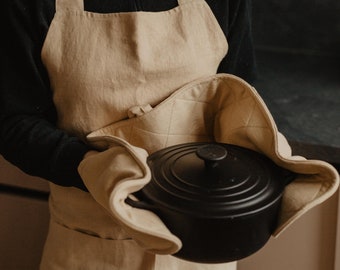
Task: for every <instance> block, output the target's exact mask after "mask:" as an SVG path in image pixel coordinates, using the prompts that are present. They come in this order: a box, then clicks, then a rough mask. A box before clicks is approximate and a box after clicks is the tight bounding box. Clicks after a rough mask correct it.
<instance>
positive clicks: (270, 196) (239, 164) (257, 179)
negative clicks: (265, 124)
mask: <svg viewBox="0 0 340 270" xmlns="http://www.w3.org/2000/svg"><path fill="white" fill-rule="evenodd" d="M148 164H149V166H150V169H151V172H152V180H151V181H150V183H149V184H147V185H146V186H145V187H144V188H143V189H142V196H143V197H144V199H145V200H148V201H151V202H152V203H153V204H155V205H157V206H159V207H166V208H171V209H173V210H175V211H180V212H186V213H187V214H191V215H204V216H206V215H208V216H210V217H213V216H218V217H221V215H228V216H238V215H244V214H250V213H255V212H257V211H260V210H261V209H263V208H266V207H269V206H270V205H271V204H273V203H275V202H276V201H277V200H278V199H279V198H280V197H281V194H282V191H283V189H284V186H285V181H284V179H283V178H284V177H283V175H284V174H283V173H282V172H283V171H282V169H281V168H280V167H278V166H276V165H275V164H274V163H273V162H272V161H271V160H270V159H268V158H267V157H265V156H264V155H262V154H259V153H257V152H255V151H252V150H249V149H246V148H243V147H239V146H236V145H231V144H220V143H186V144H180V145H175V146H171V147H167V148H164V149H162V150H160V151H157V152H155V153H153V154H152V155H150V156H149V158H148Z"/></svg>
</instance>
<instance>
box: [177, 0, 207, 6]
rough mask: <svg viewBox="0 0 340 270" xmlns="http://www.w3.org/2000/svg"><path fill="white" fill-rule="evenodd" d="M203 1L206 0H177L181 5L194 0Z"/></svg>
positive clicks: (196, 0)
mask: <svg viewBox="0 0 340 270" xmlns="http://www.w3.org/2000/svg"><path fill="white" fill-rule="evenodd" d="M202 1H204V0H177V2H178V5H179V6H182V5H185V4H189V3H192V2H202Z"/></svg>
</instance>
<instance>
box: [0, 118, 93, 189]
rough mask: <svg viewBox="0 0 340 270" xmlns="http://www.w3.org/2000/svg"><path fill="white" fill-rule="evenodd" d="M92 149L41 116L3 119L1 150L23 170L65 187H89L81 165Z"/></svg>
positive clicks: (0, 128) (0, 133) (5, 156)
mask: <svg viewBox="0 0 340 270" xmlns="http://www.w3.org/2000/svg"><path fill="white" fill-rule="evenodd" d="M89 150H90V148H89V147H88V146H87V145H85V144H84V143H83V142H81V141H80V140H79V139H77V138H75V137H72V136H69V135H67V134H66V133H65V132H63V131H61V130H58V129H56V128H55V127H54V126H53V125H52V124H50V123H49V122H47V121H46V120H44V119H42V118H39V117H38V116H29V115H17V116H12V117H7V118H5V119H3V120H2V121H1V122H0V151H1V154H2V155H3V156H4V158H5V159H7V160H8V161H9V162H11V163H12V164H14V165H16V166H17V167H19V168H20V169H21V170H22V171H24V172H26V173H28V174H30V175H34V176H39V177H42V178H45V179H47V180H49V181H51V182H53V183H55V184H58V185H62V186H74V187H78V188H81V189H86V188H85V187H84V184H83V182H82V180H81V178H80V176H79V174H78V172H77V167H78V164H79V163H80V161H81V160H82V159H83V157H84V155H85V153H86V152H88V151H89Z"/></svg>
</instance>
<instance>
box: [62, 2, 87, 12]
mask: <svg viewBox="0 0 340 270" xmlns="http://www.w3.org/2000/svg"><path fill="white" fill-rule="evenodd" d="M60 10H81V11H84V0H56V11H60Z"/></svg>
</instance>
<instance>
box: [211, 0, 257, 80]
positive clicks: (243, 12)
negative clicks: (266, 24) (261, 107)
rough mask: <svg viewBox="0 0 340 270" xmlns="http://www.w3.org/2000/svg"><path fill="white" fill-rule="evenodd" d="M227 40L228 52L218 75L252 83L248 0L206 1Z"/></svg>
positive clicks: (249, 0)
mask: <svg viewBox="0 0 340 270" xmlns="http://www.w3.org/2000/svg"><path fill="white" fill-rule="evenodd" d="M206 1H207V3H208V4H209V6H210V7H211V9H212V11H213V13H214V14H215V16H216V19H217V20H218V22H219V24H220V26H221V28H222V30H223V32H224V34H225V35H226V37H227V40H228V45H229V49H228V53H227V56H226V57H225V58H224V59H223V60H222V62H221V64H220V66H219V69H218V72H219V73H222V72H223V73H230V74H234V75H236V76H239V77H241V78H243V79H244V80H246V81H248V82H250V83H251V82H253V81H254V80H255V78H256V68H255V67H256V65H255V57H254V48H253V38H252V31H251V27H252V25H251V20H252V17H251V13H252V5H251V0H219V1H216V0H206Z"/></svg>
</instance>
